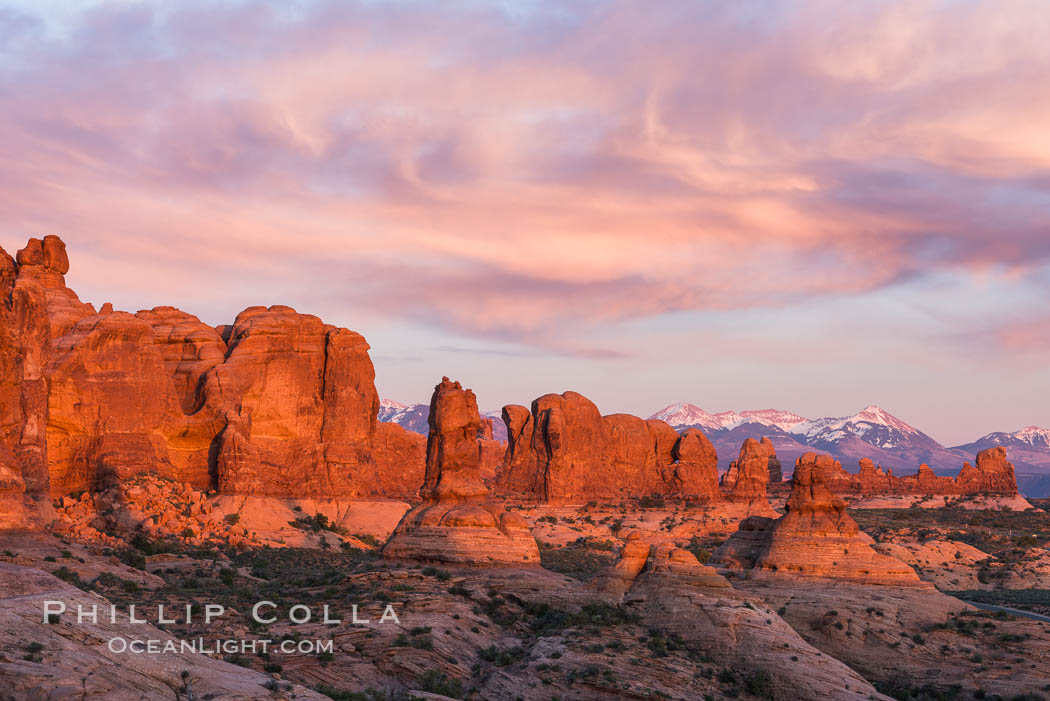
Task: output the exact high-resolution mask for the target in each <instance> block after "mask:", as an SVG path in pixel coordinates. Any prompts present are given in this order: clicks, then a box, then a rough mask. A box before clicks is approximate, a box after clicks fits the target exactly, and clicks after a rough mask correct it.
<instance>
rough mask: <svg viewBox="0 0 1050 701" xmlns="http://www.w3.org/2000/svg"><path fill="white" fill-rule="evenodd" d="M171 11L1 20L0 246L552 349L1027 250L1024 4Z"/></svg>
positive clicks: (1037, 135) (1048, 158)
mask: <svg viewBox="0 0 1050 701" xmlns="http://www.w3.org/2000/svg"><path fill="white" fill-rule="evenodd" d="M171 7H172V6H167V7H163V6H161V5H152V4H149V3H147V4H143V5H135V6H125V5H115V6H112V7H110V6H102V7H100V8H97V9H94V10H90V11H86V12H85V13H84V14H83V15H82V16H80V17H79V19H76V20H74V23H73V25H72V26H71V27H70V28H67V31H66V32H64V33H59V34H58V37H59V38H54V37H53V36H52V34H48V33H44V32H41V31H39V23H36V22H34V21H32V20H31V19H26V18H24V17H21V18H19V19H18V20H17V21H16V20H15V19H4V18H2V17H0V36H6V35H7V34H12V35H15V36H17V37H18V41H17V42H14V43H12V44H11V45H12V46H14V47H16V48H15V49H14V51H13V52H12V51H9V52H8V53H6V54H3V55H0V211H3V212H4V214H3V218H4V223H3V231H4V236H5V243H6V242H7V241H8V240H11V241H15V240H17V239H20V238H22V236H23V234H27V233H39V232H54V233H60V234H62V235H64V236H65V237H66V238H67V239H70V240H72V241H74V242H76V244H77V245H78V246H79V247H82V248H87V247H90V248H91V249H92V255H93V260H94V261H97V265H95V266H94V267H93V268H92V269H91V270H90V271H85V272H84V273H82V274H84V275H90V276H94V278H93V280H94V281H96V282H101V281H103V280H106V279H112V278H113V277H114V276H119V275H121V271H122V270H125V271H126V270H129V269H137V270H149V271H155V270H157V269H163V270H164V271H165V275H164V276H165V277H166V278H167V279H166V280H165V281H164V282H162V283H159V284H161V285H170V286H171V291H172V293H175V292H177V291H178V290H183V294H186V293H185V290H186V289H187V287H196V288H197V289H199V290H201V294H205V293H206V290H204V289H203V288H204V286H206V285H209V284H214V283H209V280H211V281H214V279H215V275H216V274H217V272H218V271H223V270H225V271H229V270H231V269H236V270H237V271H238V273H237V275H238V276H239V279H240V280H242V281H243V280H249V281H250V280H251V279H255V280H257V281H258V283H257V284H258V285H259V286H260V287H262V288H267V289H268V283H267V281H268V280H272V279H280V280H283V281H285V284H289V285H294V284H296V281H300V282H299V284H303V285H308V284H309V283H310V282H312V281H313V279H314V276H315V275H316V273H315V271H316V270H318V269H323V270H325V271H327V278H326V283H325V291H324V295H325V296H326V298H331V299H336V300H340V303H345V304H350V305H352V306H353V307H355V308H368V309H371V310H382V311H383V312H384V313H386V314H390V315H394V316H399V317H402V318H405V319H409V320H412V321H414V322H418V323H424V324H433V325H437V326H440V327H442V328H450V329H454V330H458V331H464V332H468V333H476V334H483V335H493V336H496V337H500V338H509V339H516V340H522V341H525V342H527V343H533V344H536V345H541V346H546V347H558V348H563V349H570V351H573V349H578V347H577V346H574V345H573V344H570V343H568V342H566V341H565V333H564V331H565V329H567V328H575V327H580V326H583V327H587V326H595V325H600V324H604V323H609V322H614V321H619V320H624V319H633V318H644V317H648V316H655V315H659V314H663V313H666V312H670V311H678V310H691V309H734V308H745V307H755V306H778V305H783V304H787V303H790V302H791V301H793V300H798V299H806V298H812V297H820V296H827V295H842V294H859V293H864V292H866V291H871V290H877V289H880V288H883V287H886V286H889V285H893V284H896V283H898V282H899V281H901V280H907V279H912V278H914V277H916V276H921V275H923V274H926V273H927V272H930V271H938V270H963V271H969V270H973V271H975V273H977V272H979V271H980V270H982V269H985V268H987V267H988V266H1005V267H1006V268H1016V269H1025V270H1029V269H1032V268H1033V267H1039V266H1045V265H1046V264H1047V263H1048V261H1050V214H1048V205H1047V203H1048V201H1050V182H1048V178H1047V173H1048V172H1050V140H1048V139H1047V137H1046V133H1047V132H1046V129H1045V124H1047V123H1050V93H1047V91H1040V90H1036V89H1033V86H1034V85H1037V84H1039V83H1040V77H1042V78H1045V76H1046V75H1048V74H1050V48H1048V47H1047V45H1046V43H1045V41H1044V39H1045V36H1047V35H1048V33H1050V9H1048V8H1047V6H1046V5H1045V4H1044V3H1040V2H1024V1H1022V0H1017V1H1007V2H997V3H981V2H974V3H963V4H953V5H951V6H950V7H947V8H946V7H945V6H944V5H943V4H942V3H934V2H918V3H915V2H895V3H882V4H878V5H868V4H852V5H841V4H838V5H828V4H826V3H821V2H807V3H783V4H781V3H773V4H771V5H770V6H769V7H766V6H765V5H762V6H761V8H760V7H759V5H757V4H756V5H755V6H753V7H750V9H749V6H747V5H744V4H736V3H730V4H724V5H707V4H703V3H697V4H689V5H680V6H675V7H674V8H672V7H666V8H662V9H661V11H654V8H653V6H652V5H651V4H648V3H637V2H614V3H610V4H605V5H598V6H590V5H586V4H580V5H578V6H575V7H570V8H569V9H567V10H565V11H564V13H562V14H558V13H553V12H551V13H549V14H543V13H541V12H540V11H536V12H533V13H524V14H522V15H519V16H509V15H507V14H505V13H503V12H501V11H499V10H497V9H491V8H485V7H483V6H480V5H479V6H463V7H460V8H459V9H456V10H444V11H442V10H438V9H435V8H433V7H424V6H414V5H385V4H345V3H323V2H322V3H315V4H309V3H308V4H306V5H304V6H303V9H302V10H301V11H300V12H298V13H295V14H287V15H282V14H281V13H278V12H277V11H275V10H272V9H266V8H265V7H261V6H247V5H246V6H220V7H207V6H204V5H188V6H185V5H176V6H174V7H175V9H171ZM75 255H76V252H75V250H74V257H75ZM74 259H75V258H74ZM158 260H161V261H163V266H162V268H158V266H161V263H159V262H158ZM149 277H151V278H153V284H155V285H156V284H158V283H157V282H156V275H155V274H150V275H149ZM129 284H131V283H129ZM247 284H250V282H249V283H247ZM319 296H320V295H319ZM169 299H178V297H169ZM580 352H588V351H586V349H583V350H581V351H580Z"/></svg>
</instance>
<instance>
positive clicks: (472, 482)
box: [383, 377, 539, 565]
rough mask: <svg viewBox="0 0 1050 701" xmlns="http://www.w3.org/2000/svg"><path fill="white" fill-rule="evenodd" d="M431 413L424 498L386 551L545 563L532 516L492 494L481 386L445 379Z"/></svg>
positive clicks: (411, 556)
mask: <svg viewBox="0 0 1050 701" xmlns="http://www.w3.org/2000/svg"><path fill="white" fill-rule="evenodd" d="M428 420H429V423H430V433H429V435H428V436H427V467H426V476H425V479H424V481H423V487H422V489H421V490H420V496H422V497H423V503H422V504H421V505H419V506H417V507H415V508H414V509H412V510H411V511H409V512H408V513H407V514H405V516H404V518H403V519H402V520H401V523H400V524H398V527H397V529H396V531H395V532H394V535H393V536H392V537H391V539H390V541H389V542H388V543H387V544H386V546H385V547H384V549H383V554H384V555H385V556H386V557H389V558H392V559H399V560H401V559H404V560H420V561H437V562H452V563H457V564H493V565H496V564H498V565H523V564H533V563H538V562H539V550H538V548H537V547H536V541H535V540H534V539H533V537H532V535H531V534H530V533H529V529H528V526H527V524H526V523H525V521H524V519H522V518H521V517H520V516H518V515H516V514H513V513H511V512H508V511H504V510H503V508H502V507H501V506H499V505H498V504H496V503H493V502H490V501H488V500H487V497H488V488H486V487H485V485H484V483H482V481H481V470H480V468H481V455H480V447H479V443H478V432H479V429H480V426H481V419H480V416H479V415H478V404H477V400H476V399H475V397H474V393H473V392H471V391H470V390H469V389H463V388H462V387H461V386H460V384H459V383H458V382H451V381H449V379H448V378H447V377H446V378H443V379H442V380H441V384H439V385H437V386H436V387H435V388H434V396H433V398H432V399H431V401H430V417H429V419H428Z"/></svg>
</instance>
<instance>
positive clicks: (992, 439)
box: [974, 426, 1050, 450]
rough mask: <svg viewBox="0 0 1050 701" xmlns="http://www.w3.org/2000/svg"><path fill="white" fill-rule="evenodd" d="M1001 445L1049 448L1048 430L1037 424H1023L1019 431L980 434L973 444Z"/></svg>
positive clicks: (1049, 437)
mask: <svg viewBox="0 0 1050 701" xmlns="http://www.w3.org/2000/svg"><path fill="white" fill-rule="evenodd" d="M977 443H981V444H988V445H989V446H993V445H1002V446H1005V447H1007V448H1035V449H1037V450H1039V449H1042V450H1048V449H1050V430H1048V429H1045V428H1039V427H1038V426H1025V427H1024V428H1022V429H1021V430H1020V431H1014V432H1013V433H1005V432H1003V431H996V432H995V433H989V434H988V435H987V436H981V437H980V438H978V439H977V440H976V441H974V444H977Z"/></svg>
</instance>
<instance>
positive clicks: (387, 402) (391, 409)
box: [379, 399, 507, 441]
mask: <svg viewBox="0 0 1050 701" xmlns="http://www.w3.org/2000/svg"><path fill="white" fill-rule="evenodd" d="M482 416H485V417H487V418H490V419H492V437H493V438H494V439H496V440H497V441H506V440H507V426H506V424H504V423H503V412H502V410H500V411H489V412H486V413H484V414H482ZM429 417H430V405H429V404H401V403H400V402H395V401H393V400H392V399H382V400H380V402H379V420H380V421H382V422H384V423H395V424H400V425H401V426H402V427H404V428H406V429H408V430H409V431H412V432H414V433H419V434H422V435H424V436H425V435H427V433H429V432H430V425H429V424H428V423H427V419H428V418H429Z"/></svg>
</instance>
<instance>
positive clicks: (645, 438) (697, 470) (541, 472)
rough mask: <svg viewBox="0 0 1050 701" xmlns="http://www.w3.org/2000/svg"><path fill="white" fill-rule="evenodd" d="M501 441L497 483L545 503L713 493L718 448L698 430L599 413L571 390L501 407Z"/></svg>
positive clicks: (713, 497) (715, 495)
mask: <svg viewBox="0 0 1050 701" xmlns="http://www.w3.org/2000/svg"><path fill="white" fill-rule="evenodd" d="M503 420H504V422H505V423H506V424H507V439H508V447H507V452H506V455H505V456H504V462H503V468H502V470H501V472H500V473H499V474H498V475H497V478H496V485H497V488H498V489H499V490H500V491H501V492H502V493H506V494H510V495H515V496H524V497H526V498H531V499H537V500H539V501H546V502H555V503H557V502H563V503H564V502H576V501H589V500H592V499H623V498H627V497H632V496H639V495H649V494H659V495H663V496H679V497H684V498H691V499H698V500H706V501H711V500H717V499H718V498H719V493H718V489H717V474H718V473H717V455H716V454H715V449H714V446H712V445H711V442H710V441H708V440H707V438H706V436H704V435H703V433H701V432H699V431H696V430H694V431H692V432H687V433H686V434H685V435H683V436H679V435H678V433H677V432H676V431H675V430H674V429H673V428H671V426H669V425H668V424H666V423H664V422H663V421H659V420H655V419H650V420H648V421H646V420H643V419H640V418H638V417H637V416H631V415H628V414H611V415H609V416H602V415H601V413H600V412H599V411H598V407H596V406H595V405H594V403H593V402H591V401H590V400H589V399H587V398H586V397H584V396H583V395H581V394H578V393H576V392H565V393H564V394H546V395H544V396H542V397H540V398H538V399H536V400H535V401H534V402H533V403H532V408H531V410H530V409H526V408H525V407H523V406H518V405H513V404H512V405H509V406H506V407H504V408H503Z"/></svg>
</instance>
